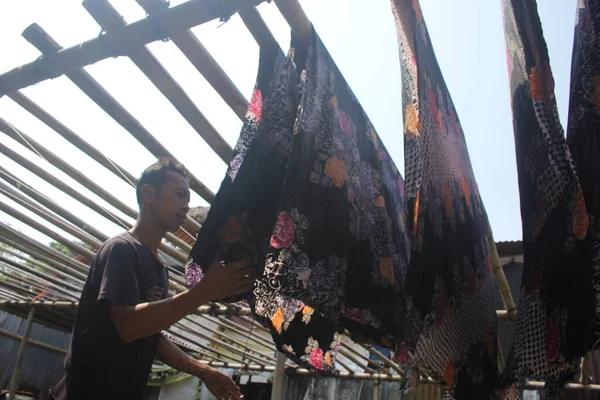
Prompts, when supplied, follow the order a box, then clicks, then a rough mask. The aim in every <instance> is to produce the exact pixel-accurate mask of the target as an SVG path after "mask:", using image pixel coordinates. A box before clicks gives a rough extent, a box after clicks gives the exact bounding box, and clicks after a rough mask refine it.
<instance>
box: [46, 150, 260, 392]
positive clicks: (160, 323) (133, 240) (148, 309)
mask: <svg viewBox="0 0 600 400" xmlns="http://www.w3.org/2000/svg"><path fill="white" fill-rule="evenodd" d="M136 193H137V201H138V204H139V206H140V215H139V217H138V220H137V222H136V224H135V226H134V227H133V228H132V229H131V230H130V231H128V232H125V233H122V234H120V235H118V236H116V237H114V238H112V239H109V240H108V241H107V242H106V243H104V245H103V246H102V247H101V248H100V250H99V251H98V253H97V254H96V257H94V260H93V261H92V265H91V268H90V271H89V274H88V278H87V281H86V283H85V286H84V288H83V292H82V295H81V300H80V302H79V308H78V310H77V315H76V317H75V325H74V328H73V337H72V341H71V349H70V351H69V354H68V355H67V357H66V360H65V367H66V370H67V374H66V376H65V378H63V380H62V381H61V383H59V385H58V386H57V393H56V396H57V398H58V399H61V400H62V399H66V400H89V399H91V400H96V399H98V400H100V399H102V400H108V399H111V400H115V399H127V400H136V399H142V397H143V395H144V392H145V389H146V383H147V380H148V375H149V373H150V369H151V366H152V361H153V359H154V357H155V356H156V357H158V358H159V359H160V360H161V361H163V362H164V363H166V364H168V365H170V366H171V367H173V368H175V369H177V370H180V371H183V372H186V373H189V374H191V375H195V376H197V377H199V378H200V379H202V380H203V382H204V384H205V385H206V387H207V388H208V389H209V390H210V391H211V392H212V393H213V394H214V395H215V396H216V397H217V399H219V400H221V399H241V398H242V396H241V394H240V389H239V388H238V387H237V386H236V385H235V383H234V382H233V381H232V380H231V379H230V378H229V377H228V376H226V375H225V374H223V373H221V372H220V371H217V370H215V369H213V368H210V367H208V366H206V365H204V364H201V363H200V362H198V361H196V360H194V359H193V358H191V357H189V356H188V355H187V354H185V353H184V352H183V351H182V350H180V349H179V348H178V347H177V346H176V345H175V344H173V343H172V342H171V341H170V340H169V339H167V338H166V337H165V336H163V335H162V334H161V333H160V332H161V331H162V330H164V329H167V328H169V327H170V326H171V325H172V324H174V323H175V322H177V321H179V320H180V319H182V318H183V317H185V316H186V315H188V314H189V313H191V312H193V311H194V310H195V309H196V308H197V307H198V306H200V305H201V304H203V303H206V302H209V301H212V300H218V299H220V298H225V297H229V296H232V295H235V294H239V293H244V292H247V291H249V290H250V289H251V288H252V285H253V281H254V278H253V274H252V271H251V270H250V269H249V268H248V263H247V262H246V261H240V262H238V263H235V264H230V265H228V266H222V265H221V264H220V262H219V261H218V260H215V261H213V265H211V267H210V268H209V269H208V271H207V272H206V274H205V276H204V278H203V280H202V281H201V282H200V283H199V284H198V285H196V286H195V287H194V288H193V289H190V290H186V291H185V292H183V293H179V294H177V295H175V296H173V297H168V288H169V286H168V277H167V268H166V265H165V263H164V262H163V261H162V260H161V258H160V256H159V254H158V246H159V244H160V242H161V240H162V238H163V236H164V235H165V234H166V233H167V232H174V231H176V230H177V229H179V227H180V226H181V224H182V223H183V221H184V219H185V217H186V215H187V212H188V210H189V206H188V203H189V200H190V189H189V184H188V178H187V172H186V170H185V169H184V167H183V166H182V165H181V164H178V163H176V162H174V161H173V160H170V159H161V160H160V161H158V162H157V163H155V164H153V165H151V166H150V167H148V168H147V169H146V170H145V171H144V173H143V174H142V176H141V178H140V180H139V182H138V185H137V188H136Z"/></svg>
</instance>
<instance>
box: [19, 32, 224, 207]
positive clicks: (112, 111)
mask: <svg viewBox="0 0 600 400" xmlns="http://www.w3.org/2000/svg"><path fill="white" fill-rule="evenodd" d="M23 37H24V38H25V40H27V41H28V42H29V43H31V44H32V45H34V46H35V47H36V48H37V49H38V50H39V51H41V52H42V53H43V54H44V55H45V56H51V55H52V54H55V53H56V52H59V51H60V49H61V48H62V47H61V46H60V45H59V44H58V43H57V42H56V41H55V40H54V39H52V37H50V35H48V33H46V32H45V31H44V30H43V29H42V27H40V26H39V25H37V24H33V25H31V26H29V27H28V28H27V29H25V31H24V32H23ZM66 76H67V78H69V79H70V80H71V82H73V83H74V84H75V85H76V86H77V87H78V88H79V89H81V91H83V92H84V93H85V94H86V95H87V96H88V97H89V98H90V99H91V100H92V101H93V102H94V103H96V104H97V105H98V107H100V108H101V109H102V110H104V112H106V113H107V114H108V115H109V116H110V117H111V118H112V119H114V120H115V121H116V122H117V123H118V124H119V125H121V126H122V127H123V128H124V129H125V130H126V131H128V132H129V133H130V134H131V136H133V137H134V138H135V139H136V140H137V141H138V142H139V143H140V144H141V145H142V146H144V147H145V148H146V149H147V150H148V151H149V152H150V153H152V155H154V157H156V158H160V157H167V158H171V159H173V160H175V161H177V159H176V158H175V156H174V155H173V154H171V152H169V150H167V148H166V147H165V146H163V144H162V143H160V142H159V141H158V140H157V139H156V138H155V137H154V136H153V135H152V134H151V133H150V132H149V131H148V129H146V128H145V127H144V126H143V125H142V124H141V123H140V122H139V121H138V120H137V119H136V118H135V117H134V116H133V115H132V114H131V113H130V112H129V111H127V109H126V108H125V107H123V106H122V105H121V104H120V103H119V102H118V101H117V100H116V99H115V98H114V97H113V96H112V95H111V94H110V93H109V92H108V91H107V90H106V89H104V87H102V85H100V84H99V83H98V81H96V80H95V79H94V78H93V77H92V76H91V75H90V74H89V73H88V72H87V71H86V70H84V69H77V70H73V71H71V72H69V73H67V74H66ZM190 188H191V189H192V190H193V191H194V192H196V193H198V195H200V197H202V198H203V199H204V200H206V201H207V202H208V203H210V202H211V201H212V200H213V199H214V197H215V195H214V193H213V192H212V191H211V190H210V189H209V188H207V187H206V186H205V185H204V184H203V183H202V182H200V180H198V178H196V177H195V176H193V175H191V174H190Z"/></svg>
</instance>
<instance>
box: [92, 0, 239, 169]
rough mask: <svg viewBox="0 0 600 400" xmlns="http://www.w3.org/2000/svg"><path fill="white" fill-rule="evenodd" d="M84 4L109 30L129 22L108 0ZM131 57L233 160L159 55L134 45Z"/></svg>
mask: <svg viewBox="0 0 600 400" xmlns="http://www.w3.org/2000/svg"><path fill="white" fill-rule="evenodd" d="M83 7H84V8H85V9H86V10H87V11H88V12H89V13H90V15H91V16H92V17H93V18H94V19H95V20H96V22H97V23H98V24H99V25H100V26H101V27H102V29H104V30H105V31H107V32H118V31H119V30H120V29H123V28H124V27H125V26H127V25H126V24H125V21H124V20H123V18H122V17H121V16H120V15H119V13H118V12H117V10H115V9H114V8H113V7H112V5H111V4H110V3H109V2H108V0H84V1H83ZM127 56H129V58H130V59H131V61H133V63H134V64H135V65H136V66H137V67H138V68H139V69H140V70H141V71H142V72H143V73H144V75H146V76H147V77H148V79H150V81H151V82H152V83H153V84H154V86H156V88H157V89H158V90H160V92H161V93H162V94H163V95H164V96H165V97H166V98H167V99H168V100H169V101H170V102H171V104H173V106H174V107H175V109H176V110H177V111H178V112H179V113H180V114H181V116H183V118H185V120H186V121H187V122H188V123H189V124H190V125H191V126H192V127H193V128H194V129H195V130H196V132H198V134H199V135H200V137H202V138H203V139H204V141H205V142H206V143H207V144H208V145H209V146H210V148H211V149H213V150H214V152H215V153H217V155H218V156H219V157H220V158H221V159H222V160H223V161H224V162H225V163H228V162H229V161H230V160H231V154H232V153H233V149H232V148H231V146H230V145H229V143H227V142H226V141H225V139H223V137H221V135H220V134H219V133H218V132H217V130H216V129H215V128H214V127H213V126H212V124H211V123H210V122H209V121H208V119H206V117H205V116H204V114H202V112H201V111H200V110H199V109H198V107H196V105H195V104H194V102H193V101H192V99H191V98H190V97H189V96H188V95H187V93H186V92H185V90H183V88H182V87H181V85H179V84H178V83H177V82H176V81H175V79H173V77H172V76H171V74H169V72H168V71H167V70H166V69H165V68H164V67H163V66H162V64H161V63H160V62H159V61H158V59H157V58H156V57H154V55H153V54H152V53H151V52H150V50H148V49H147V48H146V47H145V46H140V47H136V48H131V49H129V50H128V51H127Z"/></svg>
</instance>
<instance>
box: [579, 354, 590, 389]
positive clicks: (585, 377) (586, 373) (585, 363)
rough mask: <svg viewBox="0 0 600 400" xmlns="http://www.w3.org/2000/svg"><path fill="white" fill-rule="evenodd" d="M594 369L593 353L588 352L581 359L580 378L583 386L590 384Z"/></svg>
mask: <svg viewBox="0 0 600 400" xmlns="http://www.w3.org/2000/svg"><path fill="white" fill-rule="evenodd" d="M591 367H592V353H591V352H588V353H587V354H586V355H585V356H584V357H583V358H582V359H581V374H580V376H579V383H581V384H582V385H589V384H590V369H591Z"/></svg>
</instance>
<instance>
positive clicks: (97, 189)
mask: <svg viewBox="0 0 600 400" xmlns="http://www.w3.org/2000/svg"><path fill="white" fill-rule="evenodd" d="M0 131H2V132H4V133H6V134H7V135H8V136H10V137H11V138H13V139H14V140H16V141H18V142H19V143H21V144H22V145H24V146H30V147H33V148H34V149H35V151H36V152H37V153H38V155H39V156H40V157H42V158H44V159H46V161H48V162H49V163H50V164H52V165H53V166H55V167H56V168H58V169H60V170H61V171H63V172H64V173H65V174H67V175H69V176H70V177H71V178H72V179H74V180H75V181H76V182H78V183H79V184H81V185H82V186H84V187H85V188H86V189H88V190H90V191H91V192H92V193H94V194H96V195H97V196H98V197H100V198H101V199H103V200H104V201H106V202H108V203H109V204H110V205H111V206H113V207H115V208H116V209H118V210H119V211H121V212H123V213H124V214H126V215H128V216H129V217H131V218H133V219H136V218H137V217H138V213H137V211H135V210H133V209H132V208H130V207H129V206H127V205H126V204H125V203H123V202H121V201H120V200H119V199H117V198H116V197H115V196H113V195H112V194H111V193H109V192H108V191H106V190H105V189H103V188H102V187H101V186H100V185H98V184H96V183H95V182H93V181H92V180H91V179H89V178H88V177H87V176H85V175H84V174H83V173H81V172H80V171H79V170H77V169H75V168H73V167H72V166H70V165H69V164H67V163H66V162H65V161H63V160H62V159H61V158H60V157H58V156H56V155H55V154H53V153H52V152H50V151H48V150H47V149H46V148H45V147H43V146H42V145H41V144H39V143H37V142H36V141H35V140H33V139H32V138H30V137H28V136H27V135H25V134H24V133H23V132H21V131H20V130H18V129H16V128H14V127H12V126H10V125H9V124H7V123H6V122H5V121H4V120H3V119H2V118H0ZM0 152H2V153H3V154H5V155H6V156H7V157H10V158H11V159H12V160H13V161H16V162H18V163H19V165H21V166H24V167H26V168H27V169H29V170H30V171H31V172H34V173H35V174H36V175H38V176H40V177H42V178H43V179H45V180H46V181H48V182H49V183H51V184H53V185H54V186H56V187H58V188H59V189H61V190H63V192H65V193H67V194H69V195H70V196H71V197H73V198H76V200H79V201H80V202H82V203H84V204H85V205H87V206H88V207H90V208H93V209H94V211H96V212H98V213H99V214H101V215H102V216H104V217H105V218H108V219H111V220H113V222H115V221H117V222H118V223H119V224H120V225H121V226H122V227H123V228H125V229H130V228H131V227H132V226H133V225H132V224H131V223H129V222H127V221H125V220H123V219H122V218H120V217H118V216H117V215H115V214H113V213H110V212H109V211H107V210H106V209H104V208H102V207H101V206H98V205H96V203H94V202H93V201H92V200H90V199H89V198H87V197H85V196H83V195H81V194H80V193H78V192H77V191H75V190H73V189H72V188H71V187H70V186H68V185H66V184H65V183H63V182H61V181H59V180H58V179H56V178H54V177H53V176H52V175H50V174H49V173H48V172H46V171H44V170H43V169H41V168H40V167H38V166H37V165H35V164H34V163H32V162H30V161H29V160H27V159H26V158H25V157H23V156H21V155H19V154H18V153H16V152H15V151H12V150H11V149H9V148H8V147H6V146H4V145H2V144H0ZM165 238H166V239H167V240H168V241H170V242H171V243H173V244H174V245H176V246H178V247H179V248H181V249H182V250H183V251H185V252H188V253H189V252H190V251H191V249H192V248H191V247H190V245H188V244H187V243H186V242H184V241H183V240H181V239H179V238H178V237H177V236H175V235H173V234H172V233H167V234H166V235H165ZM159 246H160V249H161V250H163V251H164V252H165V253H167V254H169V255H170V256H171V257H173V258H175V259H177V260H179V261H181V262H185V261H187V254H186V253H181V252H178V251H177V250H176V249H173V248H171V247H168V246H164V245H162V244H161V245H159Z"/></svg>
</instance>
